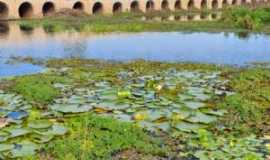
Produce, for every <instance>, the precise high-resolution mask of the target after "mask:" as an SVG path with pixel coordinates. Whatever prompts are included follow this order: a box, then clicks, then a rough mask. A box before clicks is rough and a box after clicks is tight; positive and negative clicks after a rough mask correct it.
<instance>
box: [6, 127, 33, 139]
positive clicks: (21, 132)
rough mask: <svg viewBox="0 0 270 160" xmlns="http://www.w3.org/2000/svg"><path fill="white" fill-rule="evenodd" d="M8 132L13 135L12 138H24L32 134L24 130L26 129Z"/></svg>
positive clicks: (9, 130) (15, 129)
mask: <svg viewBox="0 0 270 160" xmlns="http://www.w3.org/2000/svg"><path fill="white" fill-rule="evenodd" d="M7 131H8V132H9V133H10V134H11V135H10V137H11V138H14V137H19V136H24V135H27V134H28V133H30V131H29V130H28V129H24V128H14V129H8V130H7Z"/></svg>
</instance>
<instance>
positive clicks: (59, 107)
mask: <svg viewBox="0 0 270 160" xmlns="http://www.w3.org/2000/svg"><path fill="white" fill-rule="evenodd" d="M50 108H51V109H52V110H54V111H58V112H62V113H81V112H87V111H90V110H91V109H92V108H93V106H92V105H90V104H84V105H79V104H55V105H52V106H50Z"/></svg>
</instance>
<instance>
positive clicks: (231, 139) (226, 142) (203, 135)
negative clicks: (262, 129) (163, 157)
mask: <svg viewBox="0 0 270 160" xmlns="http://www.w3.org/2000/svg"><path fill="white" fill-rule="evenodd" d="M181 138H183V137H179V140H181ZM186 138H187V139H188V140H186V141H185V142H184V143H185V145H183V148H182V149H183V150H184V151H183V152H182V153H180V154H181V155H182V156H183V157H194V158H195V157H196V158H198V159H200V160H208V159H215V160H224V159H241V160H263V159H265V155H264V153H265V152H267V151H266V148H262V147H261V146H263V140H259V139H258V138H257V137H256V136H255V135H250V136H247V137H235V136H232V135H231V136H227V137H226V136H224V135H218V136H217V135H214V134H213V133H211V132H209V131H207V130H205V129H200V130H199V131H198V133H197V134H196V135H189V136H186Z"/></svg>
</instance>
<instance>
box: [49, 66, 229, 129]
mask: <svg viewBox="0 0 270 160" xmlns="http://www.w3.org/2000/svg"><path fill="white" fill-rule="evenodd" d="M89 74H91V73H89ZM218 74H219V73H216V72H213V73H204V74H202V73H199V72H189V71H180V72H178V71H176V70H168V71H165V72H160V73H159V74H158V75H145V76H139V77H137V78H135V77H134V73H132V72H121V73H119V74H118V76H119V79H122V80H124V82H123V83H122V86H114V85H113V84H111V83H110V82H107V81H101V82H96V83H95V84H94V86H92V87H90V88H76V89H74V90H72V92H71V93H69V92H67V91H69V90H70V89H68V88H67V89H66V88H65V86H61V85H58V87H61V88H59V89H64V90H65V91H64V93H66V95H68V96H63V97H62V98H60V99H55V100H54V102H55V103H54V104H52V105H49V108H50V109H51V110H52V111H56V112H60V113H65V114H66V113H78V112H87V111H90V110H91V111H94V112H96V113H99V114H104V115H112V116H113V117H115V118H116V119H120V120H123V121H133V120H134V121H136V123H137V124H138V125H139V126H142V127H143V128H146V129H148V130H149V131H155V130H162V131H164V132H169V131H172V130H173V129H178V130H181V131H188V132H189V131H193V129H199V128H201V127H204V125H203V124H209V123H211V122H214V121H216V120H217V118H218V116H219V114H220V115H222V114H223V112H224V111H221V110H220V111H217V110H215V109H214V108H209V107H208V106H207V105H206V104H205V103H204V102H205V101H207V100H209V99H210V98H211V97H212V96H215V95H217V96H218V94H219V95H223V96H224V95H226V94H231V93H230V92H227V91H226V90H220V89H218V88H219V87H220V86H221V85H223V84H224V83H225V82H223V81H221V80H218V79H217V76H218ZM198 84H200V86H198ZM179 85H182V87H183V88H181V87H179ZM67 87H69V86H67ZM179 88H181V89H179ZM171 90H173V94H171V93H170V91H171ZM163 92H166V94H165V93H163ZM183 121H184V122H183ZM189 126H196V127H195V128H189Z"/></svg>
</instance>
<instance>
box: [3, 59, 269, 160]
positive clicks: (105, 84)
mask: <svg viewBox="0 0 270 160" xmlns="http://www.w3.org/2000/svg"><path fill="white" fill-rule="evenodd" d="M47 66H48V71H47V72H45V73H42V74H37V75H31V76H24V77H15V78H11V79H9V80H7V81H8V82H10V83H16V85H11V87H7V88H3V91H1V92H0V129H1V130H0V155H1V158H2V159H6V158H25V159H26V158H27V157H28V158H29V157H34V159H44V154H45V157H46V156H48V157H51V158H55V159H112V158H113V157H114V156H116V155H117V154H119V153H121V152H122V151H125V150H130V149H135V150H136V151H138V152H140V153H141V154H143V156H146V157H147V156H149V155H150V157H151V158H149V159H155V158H165V159H166V158H168V157H174V158H176V159H177V158H182V159H185V158H187V159H190V158H193V159H218V160H219V159H220V160H221V159H244V160H249V159H252V160H253V159H255V160H257V159H258V160H259V159H266V156H267V155H268V152H269V151H268V150H267V146H269V145H268V142H269V138H267V136H265V137H264V138H262V137H263V136H264V135H268V134H269V132H268V131H267V125H265V127H264V128H265V131H263V132H262V131H261V132H260V131H259V126H258V127H257V126H256V127H255V128H251V129H250V126H249V125H251V124H250V123H251V122H250V123H247V122H248V120H251V118H252V117H253V116H252V115H253V114H256V115H257V117H256V118H257V119H255V118H254V119H253V120H254V122H252V123H255V122H256V123H257V122H259V120H261V119H264V120H265V121H267V118H261V119H259V118H258V115H260V116H262V114H259V113H263V112H264V109H267V104H269V103H268V102H267V97H268V96H269V95H268V92H267V90H266V89H267V85H263V84H262V82H263V83H264V84H268V82H269V81H268V76H267V75H268V73H269V71H267V69H263V68H257V69H247V71H245V70H241V69H237V68H227V67H218V66H212V65H203V64H177V63H175V64H173V63H159V62H144V61H135V62H128V63H118V62H112V63H110V62H97V61H84V60H55V61H49V62H48V64H47ZM39 78H42V80H40V81H39V83H34V82H38V79H39ZM7 81H6V80H5V81H3V82H5V83H8V82H7ZM238 81H239V82H242V83H241V84H238V83H237V82H238ZM22 82H24V83H22ZM31 84H35V86H33V87H27V86H28V85H31ZM254 84H255V85H256V86H258V87H260V90H259V91H258V90H257V88H256V87H252V86H253V85H254ZM39 85H41V87H39ZM242 85H243V86H242ZM14 86H15V87H14ZM46 88H50V89H49V90H51V89H52V90H55V92H56V93H57V94H54V93H53V96H51V98H49V99H47V98H46V99H43V96H38V97H37V96H36V95H35V94H32V92H31V91H35V93H38V94H39V95H43V94H47V93H50V92H47V91H48V90H47V89H46ZM251 92H253V93H254V94H253V95H252V96H253V97H252V98H250V99H247V98H246V97H245V96H248V97H249V96H251V95H250V94H248V93H251ZM239 95H241V98H240V102H239V101H238V100H239V99H237V97H239ZM257 95H260V96H263V98H262V99H260V101H259V102H257V101H255V100H257V99H258V97H260V96H258V97H257ZM43 100H44V101H43ZM241 102H243V104H241V105H246V106H248V105H247V104H249V106H248V107H249V108H244V107H243V108H241V106H240V104H239V103H241ZM255 102H256V103H255ZM254 104H256V106H262V108H258V109H257V111H256V113H255V112H250V110H253V109H252V108H251V107H250V106H252V107H254V106H253V105H254ZM232 107H234V108H232ZM237 107H238V108H237ZM245 109H246V112H243V111H242V110H245ZM238 111H239V112H238ZM254 111H255V109H254ZM232 113H233V114H232ZM242 113H244V114H245V115H248V117H244V116H243V115H241V114H242ZM238 114H239V115H240V116H238ZM241 116H243V118H245V119H239V120H235V118H239V117H241ZM266 117H267V116H266ZM257 120H258V121H257ZM265 123H266V122H265ZM230 124H233V125H230ZM261 125H263V124H261ZM236 127H239V128H236ZM249 129H250V130H249ZM251 130H253V131H251ZM172 142H173V143H172ZM44 152H45V153H44ZM67 152H68V153H67Z"/></svg>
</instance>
